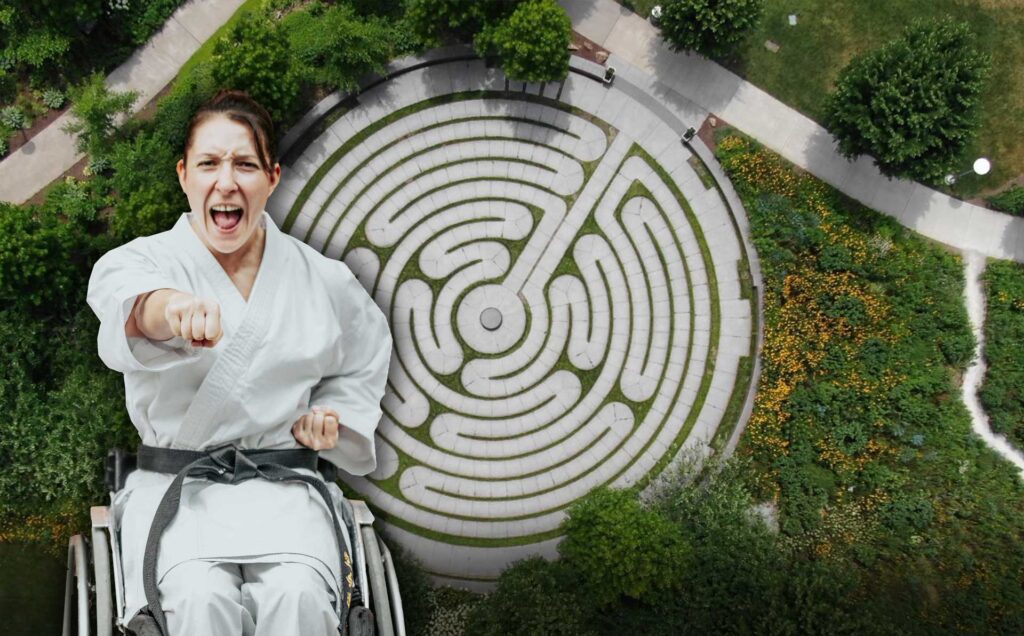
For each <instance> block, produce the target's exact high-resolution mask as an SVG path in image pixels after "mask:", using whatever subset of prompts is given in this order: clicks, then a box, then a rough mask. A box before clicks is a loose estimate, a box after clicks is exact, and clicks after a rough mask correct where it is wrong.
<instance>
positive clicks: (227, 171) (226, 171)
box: [217, 161, 238, 192]
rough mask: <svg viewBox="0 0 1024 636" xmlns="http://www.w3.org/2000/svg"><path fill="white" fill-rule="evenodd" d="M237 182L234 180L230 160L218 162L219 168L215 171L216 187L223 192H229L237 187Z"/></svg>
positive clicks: (233, 171) (233, 169)
mask: <svg viewBox="0 0 1024 636" xmlns="http://www.w3.org/2000/svg"><path fill="white" fill-rule="evenodd" d="M237 186H238V184H237V183H236V182H235V167H234V165H232V163H231V162H230V161H225V162H223V163H221V164H220V170H218V171H217V189H218V190H221V191H224V192H231V191H233V190H235V188H237Z"/></svg>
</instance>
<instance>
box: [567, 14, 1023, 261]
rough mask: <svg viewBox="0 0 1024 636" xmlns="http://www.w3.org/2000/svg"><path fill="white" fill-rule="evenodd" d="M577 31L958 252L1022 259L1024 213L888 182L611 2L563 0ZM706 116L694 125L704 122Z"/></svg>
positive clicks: (767, 98) (817, 130) (808, 123)
mask: <svg viewBox="0 0 1024 636" xmlns="http://www.w3.org/2000/svg"><path fill="white" fill-rule="evenodd" d="M559 4H561V5H562V6H563V7H565V9H566V11H567V12H568V13H569V16H570V17H571V18H572V22H573V28H574V29H575V30H576V31H577V32H579V33H581V34H582V35H583V36H585V37H587V38H589V39H590V40H593V41H594V42H596V43H597V44H599V45H601V46H602V47H604V48H606V49H608V50H609V51H611V52H612V56H611V57H610V58H609V61H608V64H609V65H611V66H615V67H616V70H617V71H619V72H621V71H622V70H624V68H626V67H628V66H633V67H636V68H638V69H639V70H641V71H643V72H645V73H648V74H650V75H653V76H654V77H655V78H656V79H657V80H658V81H659V82H660V83H661V84H663V85H664V87H665V93H666V94H665V95H662V96H659V97H661V98H662V99H664V100H665V101H667V102H672V101H682V102H689V103H688V104H682V103H681V104H679V106H680V108H682V109H687V108H689V109H690V110H694V109H696V110H703V111H706V112H708V113H714V114H715V115H717V116H718V117H721V118H722V119H724V120H725V121H726V122H728V123H729V124H732V125H733V126H736V127H737V128H739V129H740V130H742V131H743V132H745V133H747V134H748V135H751V136H752V137H754V138H755V139H757V140H758V141H760V142H761V143H763V144H764V145H765V146H767V147H769V148H771V149H772V150H774V151H775V152H777V153H779V154H781V155H782V156H783V157H785V158H786V159H788V160H789V161H791V162H793V163H795V164H797V165H798V166H800V167H802V168H804V169H806V170H807V171H809V172H810V173H811V174H813V175H815V176H816V177H818V178H820V179H822V180H824V181H825V182H827V183H829V184H831V185H832V186H834V187H835V188H837V189H839V190H840V191H841V192H843V193H845V194H847V195H849V196H850V197H852V198H854V199H856V200H858V201H860V202H861V203H863V204H865V205H867V206H868V207H871V208H873V209H875V210H878V211H880V212H884V213H885V214H888V215H890V216H892V217H894V218H895V219H896V220H898V221H899V222H900V223H901V224H903V225H904V226H906V227H908V228H910V229H912V230H914V231H915V232H918V233H919V234H922V235H924V236H927V237H928V238H931V239H934V240H936V241H938V242H940V243H944V244H946V245H949V246H952V247H954V248H957V249H961V250H967V251H971V252H976V253H979V254H981V255H984V256H987V257H991V258H1001V259H1011V260H1015V261H1018V262H1024V218H1015V217H1011V216H1009V215H1007V214H1001V213H999V212H993V211H991V210H987V209H985V208H981V207H979V206H976V205H972V204H970V203H966V202H964V201H960V200H958V199H954V198H952V197H949V196H946V195H945V194H942V193H940V192H936V191H935V190H932V189H930V188H928V187H925V186H923V185H921V184H918V183H914V182H911V181H903V180H890V179H888V178H887V177H885V176H883V175H882V174H881V173H879V172H878V170H877V169H876V168H875V167H874V165H873V162H872V160H871V159H869V158H867V157H861V158H859V159H858V160H857V161H852V162H851V161H848V160H847V159H845V158H844V157H843V156H842V155H840V154H839V153H838V152H837V151H836V147H835V144H834V142H833V140H832V137H831V135H829V133H828V132H827V131H826V130H825V129H824V128H822V127H821V126H819V125H818V124H817V123H815V122H814V121H812V120H811V119H809V118H807V117H805V116H803V115H801V114H800V113H798V112H796V111H795V110H793V109H791V108H790V107H788V106H786V105H785V104H783V103H782V102H780V101H779V100H777V99H775V98H774V97H772V96H771V95H769V94H767V93H765V92H764V91H762V90H760V89H759V88H757V87H755V86H754V85H753V84H750V83H749V82H746V81H744V80H742V79H740V78H739V77H738V76H736V75H734V74H733V73H731V72H729V71H727V70H726V69H724V68H722V67H721V66H719V65H717V64H715V63H714V62H711V61H709V60H707V59H705V58H703V57H700V56H698V55H686V54H683V53H675V52H673V51H672V50H671V49H669V47H668V46H667V45H666V44H665V43H664V42H663V41H662V39H661V36H660V35H659V32H658V29H656V28H655V27H654V26H652V25H651V24H650V23H649V22H648V21H647V20H645V19H643V18H641V17H639V16H637V15H636V14H634V13H633V12H632V11H629V10H628V9H625V8H623V7H621V6H620V5H618V4H617V3H615V2H612V0H560V2H559ZM700 124H701V122H700V121H694V122H692V125H693V126H695V127H696V126H699V125H700Z"/></svg>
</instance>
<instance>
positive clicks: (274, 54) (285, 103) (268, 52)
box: [211, 13, 299, 122]
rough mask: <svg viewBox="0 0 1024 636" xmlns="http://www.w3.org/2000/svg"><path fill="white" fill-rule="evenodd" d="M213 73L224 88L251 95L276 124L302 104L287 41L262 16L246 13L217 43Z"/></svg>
mask: <svg viewBox="0 0 1024 636" xmlns="http://www.w3.org/2000/svg"><path fill="white" fill-rule="evenodd" d="M211 74H212V77H213V81H214V83H215V84H217V85H218V86H220V87H221V88H235V89H241V90H244V91H246V92H247V93H249V94H250V95H252V97H253V98H254V99H255V100H256V101H258V102H259V103H260V104H262V105H263V107H264V108H266V109H267V111H268V112H269V113H270V115H271V117H273V119H274V121H275V122H281V121H283V120H285V119H287V118H288V117H289V115H291V113H292V112H293V111H294V110H295V107H296V106H297V105H298V103H299V75H298V73H297V72H296V70H295V68H294V66H293V63H292V54H291V51H290V50H289V48H288V38H287V36H286V35H285V33H284V32H283V31H282V30H281V29H280V28H279V27H278V26H277V24H276V23H274V22H271V21H270V20H269V19H267V18H265V17H263V16H262V14H259V13H248V14H246V15H245V16H244V17H243V18H242V19H241V20H239V21H238V22H237V23H235V25H234V26H233V27H232V28H231V30H230V32H229V33H228V34H227V35H225V36H224V37H223V38H221V39H220V40H218V41H217V43H216V45H215V46H214V48H213V66H212V68H211Z"/></svg>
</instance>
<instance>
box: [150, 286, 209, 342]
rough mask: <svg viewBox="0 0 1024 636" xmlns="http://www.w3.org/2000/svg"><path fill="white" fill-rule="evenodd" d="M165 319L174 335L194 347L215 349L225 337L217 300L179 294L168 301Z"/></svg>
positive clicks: (183, 293) (184, 293)
mask: <svg viewBox="0 0 1024 636" xmlns="http://www.w3.org/2000/svg"><path fill="white" fill-rule="evenodd" d="M164 319H165V320H167V326H168V327H170V329H171V333H172V334H174V335H175V336H181V337H182V338H183V339H184V340H188V341H191V342H192V346H194V347H214V346H216V345H217V343H218V342H220V339H221V338H222V337H224V331H223V330H222V329H221V326H220V305H219V304H218V303H217V301H216V300H205V299H203V298H198V297H196V296H193V295H192V294H189V293H186V292H177V293H175V294H173V295H171V296H170V297H169V298H168V299H167V306H166V307H165V308H164Z"/></svg>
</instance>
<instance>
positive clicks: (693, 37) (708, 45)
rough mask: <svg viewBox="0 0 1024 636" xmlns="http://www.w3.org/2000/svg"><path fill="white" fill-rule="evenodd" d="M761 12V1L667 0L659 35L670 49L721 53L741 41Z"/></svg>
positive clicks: (723, 53)
mask: <svg viewBox="0 0 1024 636" xmlns="http://www.w3.org/2000/svg"><path fill="white" fill-rule="evenodd" d="M763 11H764V2H763V0H669V1H668V2H665V3H664V5H663V10H662V15H661V23H660V26H661V34H662V37H664V38H665V41H667V42H668V43H669V46H671V47H672V49H673V50H674V51H697V52H698V53H702V54H704V55H709V56H714V55H725V54H726V53H729V52H730V51H731V50H732V49H734V48H735V47H736V45H737V44H739V43H740V42H742V41H743V39H744V38H745V37H746V36H747V34H748V33H749V32H750V30H751V29H753V28H754V26H755V25H757V22H758V20H760V19H761V14H762V13H763Z"/></svg>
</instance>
